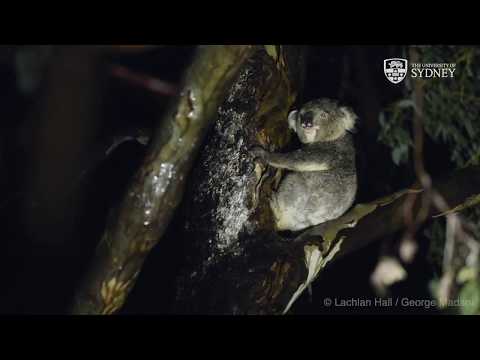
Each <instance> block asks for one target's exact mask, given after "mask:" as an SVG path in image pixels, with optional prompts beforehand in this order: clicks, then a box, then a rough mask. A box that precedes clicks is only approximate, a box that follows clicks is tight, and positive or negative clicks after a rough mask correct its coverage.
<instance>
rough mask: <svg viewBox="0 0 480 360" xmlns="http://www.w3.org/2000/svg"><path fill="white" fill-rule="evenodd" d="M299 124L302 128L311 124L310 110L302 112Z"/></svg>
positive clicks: (311, 115)
mask: <svg viewBox="0 0 480 360" xmlns="http://www.w3.org/2000/svg"><path fill="white" fill-rule="evenodd" d="M300 124H301V125H302V126H303V127H304V128H310V127H312V126H313V113H312V112H311V111H309V112H306V113H304V114H302V116H301V118H300Z"/></svg>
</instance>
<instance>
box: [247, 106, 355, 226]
mask: <svg viewBox="0 0 480 360" xmlns="http://www.w3.org/2000/svg"><path fill="white" fill-rule="evenodd" d="M356 118H357V116H356V115H355V114H354V113H353V111H352V110H350V109H349V108H346V107H340V106H338V105H337V103H336V102H335V101H333V100H329V99H319V100H313V101H310V102H308V103H306V104H305V105H304V106H303V107H302V108H301V109H300V111H292V112H290V114H289V116H288V123H289V126H290V128H291V129H293V130H294V131H295V132H296V133H297V135H298V137H299V139H300V141H301V142H302V143H303V146H302V148H301V149H299V150H296V151H293V152H291V153H286V154H282V153H270V152H267V151H265V150H263V149H256V150H254V151H253V152H254V154H255V155H256V156H258V157H260V158H261V159H263V161H265V162H266V163H268V164H269V165H271V166H273V167H276V168H283V169H288V170H291V172H289V173H287V175H286V176H285V177H284V179H283V180H282V181H281V183H280V186H279V188H278V190H277V192H276V193H275V194H273V196H272V199H271V201H270V206H271V208H272V210H273V213H274V215H275V220H276V225H277V229H278V230H291V231H299V230H303V229H305V228H308V227H310V226H314V225H317V224H320V223H323V222H325V221H328V220H332V219H335V218H338V217H339V216H341V215H342V214H343V213H345V211H347V210H348V209H349V208H350V206H351V205H352V204H353V201H354V199H355V194H356V190H357V174H356V169H355V149H354V145H353V139H352V135H351V134H350V131H353V129H354V126H355V120H356Z"/></svg>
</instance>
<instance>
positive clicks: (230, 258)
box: [174, 46, 305, 314]
mask: <svg viewBox="0 0 480 360" xmlns="http://www.w3.org/2000/svg"><path fill="white" fill-rule="evenodd" d="M265 49H266V51H263V52H258V53H257V54H256V56H254V57H253V58H252V59H251V61H249V63H248V65H247V66H246V67H245V68H244V69H242V72H241V74H240V76H239V78H238V79H237V81H236V82H235V83H234V84H233V85H232V87H231V88H230V90H229V92H228V96H227V99H226V101H225V102H224V103H223V104H222V106H221V107H220V109H219V111H218V117H217V120H216V122H215V126H214V127H213V128H212V130H211V132H210V133H209V135H208V137H207V143H206V144H205V148H204V149H203V151H202V153H201V155H200V157H199V159H198V161H197V162H196V166H195V168H194V172H193V176H192V182H191V183H190V184H189V192H188V196H186V202H185V206H184V208H185V211H186V214H185V229H184V231H183V234H182V236H183V238H184V239H185V242H186V245H185V247H186V248H187V249H186V254H185V256H186V260H185V263H186V265H185V267H184V268H183V270H182V272H181V275H180V278H179V280H178V285H177V289H178V292H177V298H176V307H175V309H174V311H175V312H182V313H224V314H236V313H245V312H249V310H247V308H249V306H250V305H251V304H252V300H251V299H249V298H246V297H245V296H247V297H248V295H249V291H250V290H251V289H252V288H253V287H254V286H255V285H256V284H257V282H258V280H259V278H258V272H259V271H261V269H264V268H265V267H267V268H268V267H270V266H271V264H272V262H271V259H270V258H264V256H263V254H262V252H261V251H260V252H259V251H256V250H255V249H254V248H255V245H257V244H262V243H263V242H264V241H265V238H266V237H269V236H275V232H274V229H273V223H272V214H271V210H270V208H269V206H268V195H269V193H270V192H271V191H272V189H273V188H274V186H275V183H276V182H277V181H278V179H279V176H280V174H281V173H280V171H276V170H273V169H270V168H265V167H263V166H260V165H259V164H257V165H256V164H255V162H254V161H253V158H252V156H251V155H250V154H249V152H248V150H249V148H252V147H253V146H256V145H261V146H263V147H265V148H268V149H269V150H271V151H274V150H278V149H279V148H285V146H287V145H288V144H289V141H290V138H291V133H290V132H289V130H288V125H287V121H286V119H287V114H288V111H289V110H290V108H291V107H292V105H293V103H294V101H295V99H296V97H297V92H298V91H300V90H301V87H302V79H303V70H304V55H305V54H304V52H305V49H304V48H302V47H298V46H297V47H295V46H292V47H290V46H282V47H274V46H266V47H265ZM250 244H253V245H254V246H253V247H251V246H249V245H250ZM267 255H272V254H267ZM267 270H268V269H267ZM252 312H256V311H252Z"/></svg>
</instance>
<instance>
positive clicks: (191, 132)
mask: <svg viewBox="0 0 480 360" xmlns="http://www.w3.org/2000/svg"><path fill="white" fill-rule="evenodd" d="M254 49H255V47H253V46H248V45H236V46H204V47H200V49H199V50H198V53H197V55H196V57H195V60H194V62H193V63H192V65H191V67H190V68H189V69H188V71H187V74H186V76H185V79H184V81H183V86H182V87H181V89H182V91H181V93H180V95H179V97H178V99H177V101H176V102H175V103H174V104H173V105H172V106H171V107H170V108H169V109H168V111H167V112H166V114H165V115H164V117H163V119H162V121H161V122H160V123H159V126H158V128H157V130H156V134H155V135H154V137H153V141H152V143H151V144H150V147H149V151H148V154H147V156H146V158H145V160H144V162H143V164H142V166H141V168H140V169H139V170H138V172H137V174H136V175H135V176H134V178H133V181H132V183H131V184H130V186H129V189H128V191H127V194H126V195H125V197H124V199H123V201H122V203H121V205H120V206H119V208H118V209H116V210H115V211H113V212H112V213H111V214H110V217H109V221H108V224H107V227H106V230H105V233H104V235H103V238H102V240H101V242H100V244H99V246H98V248H97V251H96V254H95V256H94V259H93V263H92V265H91V268H90V271H89V273H88V274H87V276H86V278H85V280H84V282H83V283H82V285H81V287H80V288H79V290H78V292H77V294H76V296H75V299H74V307H73V310H72V312H73V313H75V314H85V313H87V314H111V313H114V312H116V311H118V310H119V309H120V308H121V307H122V305H123V303H124V301H125V299H126V297H127V295H128V293H129V292H130V290H131V289H132V287H133V285H134V283H135V280H136V278H137V276H138V274H139V272H140V270H141V267H142V264H143V262H144V260H145V258H146V256H147V254H148V253H149V251H150V250H151V249H152V248H153V247H154V246H155V245H156V244H157V242H158V241H159V239H160V238H161V237H162V235H163V233H164V232H165V230H166V228H167V225H168V224H169V222H170V219H171V217H172V214H173V212H174V210H175V209H176V207H177V206H178V204H179V203H180V201H181V198H182V194H183V190H184V185H185V179H186V177H187V174H188V172H189V170H190V168H191V166H192V161H193V158H194V155H195V154H196V152H197V150H198V148H199V146H200V145H201V143H202V139H203V137H204V134H205V133H206V130H207V129H208V127H209V125H210V124H211V122H212V120H213V119H214V117H215V114H216V111H217V108H218V106H219V105H220V104H221V102H222V101H223V98H224V96H225V91H226V89H227V87H228V85H229V84H230V83H231V82H232V81H233V79H234V78H235V76H236V75H237V74H238V71H239V70H240V68H241V66H242V64H243V63H244V62H245V60H246V59H248V58H249V56H250V55H251V54H252V52H253V50H254Z"/></svg>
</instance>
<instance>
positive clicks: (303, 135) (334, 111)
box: [288, 99, 357, 144]
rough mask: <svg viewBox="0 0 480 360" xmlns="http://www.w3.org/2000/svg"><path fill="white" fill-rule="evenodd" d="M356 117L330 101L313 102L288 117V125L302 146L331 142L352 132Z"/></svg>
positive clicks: (346, 109)
mask: <svg viewBox="0 0 480 360" xmlns="http://www.w3.org/2000/svg"><path fill="white" fill-rule="evenodd" d="M356 119H357V115H355V113H354V112H353V111H352V110H351V109H349V108H347V107H343V106H338V104H337V102H336V101H334V100H330V99H319V100H313V101H310V102H308V103H306V104H305V105H303V106H302V108H301V109H300V110H293V111H291V112H290V114H289V115H288V125H289V127H290V128H291V129H293V131H295V132H296V133H297V135H298V138H299V139H300V141H301V142H302V143H304V144H309V143H314V142H319V141H333V140H336V139H338V138H340V137H342V136H343V135H345V133H346V132H347V131H350V132H352V131H354V127H355V120H356Z"/></svg>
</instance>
